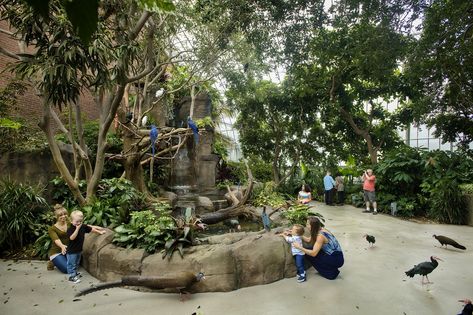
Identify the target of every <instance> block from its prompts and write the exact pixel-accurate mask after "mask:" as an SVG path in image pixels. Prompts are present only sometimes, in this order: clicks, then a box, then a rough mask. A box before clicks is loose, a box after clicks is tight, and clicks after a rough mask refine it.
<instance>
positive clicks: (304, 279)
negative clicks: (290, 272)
mask: <svg viewBox="0 0 473 315" xmlns="http://www.w3.org/2000/svg"><path fill="white" fill-rule="evenodd" d="M306 280H307V278H306V276H304V275H301V276H297V282H299V283H301V282H305V281H306Z"/></svg>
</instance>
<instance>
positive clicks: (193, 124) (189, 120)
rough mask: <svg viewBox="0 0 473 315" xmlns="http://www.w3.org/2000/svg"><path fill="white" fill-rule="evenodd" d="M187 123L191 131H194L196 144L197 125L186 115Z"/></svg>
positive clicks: (197, 140) (196, 142)
mask: <svg viewBox="0 0 473 315" xmlns="http://www.w3.org/2000/svg"><path fill="white" fill-rule="evenodd" d="M187 125H188V126H189V128H191V129H192V132H193V133H194V142H195V144H198V143H199V128H197V125H196V124H195V122H194V121H193V120H192V118H190V117H187Z"/></svg>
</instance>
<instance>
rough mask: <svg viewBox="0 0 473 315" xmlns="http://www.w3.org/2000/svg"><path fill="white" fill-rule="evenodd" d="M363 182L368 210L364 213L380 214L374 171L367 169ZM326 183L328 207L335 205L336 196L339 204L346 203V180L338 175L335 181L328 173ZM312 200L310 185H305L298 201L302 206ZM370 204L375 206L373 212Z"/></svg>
mask: <svg viewBox="0 0 473 315" xmlns="http://www.w3.org/2000/svg"><path fill="white" fill-rule="evenodd" d="M362 181H363V197H364V201H365V202H366V210H364V211H363V212H366V213H371V212H372V213H373V214H378V209H377V204H376V193H375V183H376V176H375V175H374V174H373V170H372V169H367V170H366V171H365V172H364V173H363V176H362ZM323 183H324V200H325V204H326V205H328V206H333V205H334V195H335V193H336V194H337V204H338V205H343V204H344V203H345V180H344V178H343V176H342V175H341V174H340V173H338V174H337V176H336V177H335V179H334V178H333V177H332V173H331V172H330V171H327V173H326V175H325V177H324V178H323ZM311 200H312V194H311V189H310V187H309V185H307V184H303V185H302V188H301V190H300V191H299V194H298V196H297V201H298V202H299V203H301V204H307V203H309V202H310V201H311ZM370 204H372V205H373V211H371V208H370Z"/></svg>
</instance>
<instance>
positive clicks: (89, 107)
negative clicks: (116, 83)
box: [0, 21, 99, 128]
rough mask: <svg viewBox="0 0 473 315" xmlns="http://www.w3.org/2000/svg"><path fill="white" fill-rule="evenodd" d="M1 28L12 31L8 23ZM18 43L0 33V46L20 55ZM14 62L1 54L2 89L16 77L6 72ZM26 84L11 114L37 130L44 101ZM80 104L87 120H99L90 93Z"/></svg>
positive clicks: (31, 49) (32, 49) (2, 23)
mask: <svg viewBox="0 0 473 315" xmlns="http://www.w3.org/2000/svg"><path fill="white" fill-rule="evenodd" d="M0 28H1V29H4V30H8V31H10V32H11V31H12V30H11V29H10V27H9V26H8V23H7V22H6V21H0ZM18 43H19V42H18V41H17V40H15V39H14V38H13V37H12V36H10V35H8V34H5V33H3V32H0V46H1V47H2V48H4V49H6V50H8V51H10V52H13V53H20V52H21V50H20V46H19V45H18ZM32 51H34V48H33V47H28V48H27V52H32ZM13 62H15V59H13V58H10V57H8V56H5V55H3V54H1V53H0V88H4V87H5V86H6V85H7V84H8V82H9V81H10V80H11V79H12V78H13V77H14V74H13V73H11V72H10V71H8V70H6V69H7V66H8V65H9V64H11V63H13ZM25 83H28V85H29V87H28V89H27V90H26V92H25V94H24V95H22V96H19V97H18V102H17V108H16V109H12V110H11V112H10V113H9V114H10V115H11V116H12V118H15V117H17V118H23V119H24V120H25V123H26V124H27V125H28V126H30V127H34V128H36V127H37V124H38V122H39V121H40V119H41V116H42V99H41V97H40V95H38V93H37V92H36V91H35V90H34V88H33V86H32V84H31V83H30V82H25ZM79 104H80V106H81V110H82V113H83V115H85V117H86V118H87V119H97V118H98V117H99V110H98V107H97V106H96V105H95V102H94V100H93V97H92V95H91V94H90V93H89V92H88V91H84V93H83V95H82V96H81V97H80V98H79ZM63 111H64V108H63Z"/></svg>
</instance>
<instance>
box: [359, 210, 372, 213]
mask: <svg viewBox="0 0 473 315" xmlns="http://www.w3.org/2000/svg"><path fill="white" fill-rule="evenodd" d="M361 212H362V213H370V212H371V211H370V210H363V211H361Z"/></svg>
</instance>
